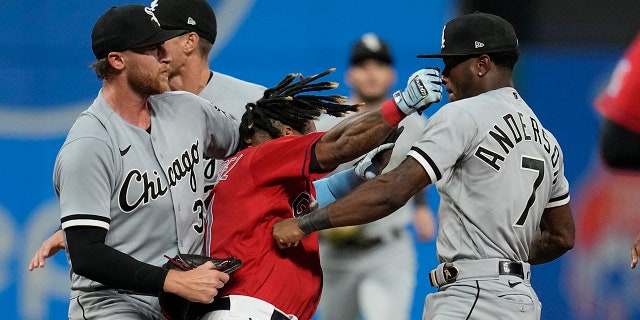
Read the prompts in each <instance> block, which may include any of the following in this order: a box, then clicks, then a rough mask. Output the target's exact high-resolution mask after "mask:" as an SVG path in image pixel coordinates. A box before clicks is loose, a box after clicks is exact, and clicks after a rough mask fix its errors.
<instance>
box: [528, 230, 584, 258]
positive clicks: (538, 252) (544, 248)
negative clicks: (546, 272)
mask: <svg viewBox="0 0 640 320" xmlns="http://www.w3.org/2000/svg"><path fill="white" fill-rule="evenodd" d="M572 247H573V246H572V245H568V244H567V243H566V241H564V239H563V238H562V237H559V236H554V235H550V234H547V233H544V232H543V233H542V235H541V236H540V237H539V238H538V239H537V240H536V241H534V242H533V244H532V246H531V252H530V253H529V261H528V262H529V263H530V264H542V263H547V262H550V261H553V260H555V259H557V258H559V257H560V256H562V255H563V254H564V253H566V252H567V251H569V250H570V249H571V248H572Z"/></svg>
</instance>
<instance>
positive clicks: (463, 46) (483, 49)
mask: <svg viewBox="0 0 640 320" xmlns="http://www.w3.org/2000/svg"><path fill="white" fill-rule="evenodd" d="M513 50H518V38H517V37H516V32H515V30H514V29H513V26H512V25H511V23H509V22H508V21H507V20H505V19H503V18H501V17H499V16H496V15H493V14H488V13H482V12H475V13H471V14H467V15H463V16H460V17H458V18H455V19H453V20H451V21H449V22H447V24H446V25H445V26H444V29H443V30H442V49H441V50H440V53H434V54H421V55H418V58H444V57H455V56H468V55H479V54H484V53H495V52H505V51H513Z"/></svg>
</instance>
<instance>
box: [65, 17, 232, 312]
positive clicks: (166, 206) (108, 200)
mask: <svg viewBox="0 0 640 320" xmlns="http://www.w3.org/2000/svg"><path fill="white" fill-rule="evenodd" d="M184 33H185V31H184V30H163V29H162V28H161V27H160V24H159V22H158V20H157V18H156V17H155V15H154V14H153V11H152V10H150V9H149V8H147V7H144V6H140V5H128V6H122V7H113V8H111V9H109V10H108V11H107V12H105V13H104V14H103V15H102V16H101V17H100V18H99V19H98V21H97V22H96V24H95V26H94V28H93V31H92V49H93V52H94V54H95V56H96V58H97V61H96V62H95V63H94V65H93V67H94V68H95V69H96V74H97V75H98V77H99V78H101V79H103V86H102V89H101V90H100V93H99V94H98V97H97V98H96V99H95V101H94V102H93V104H92V105H91V106H90V107H89V108H88V109H87V110H86V111H85V112H83V113H82V114H81V115H80V116H79V117H78V119H77V120H76V122H75V124H74V125H73V127H72V128H71V130H70V132H69V134H68V136H67V139H66V141H65V143H64V144H63V146H62V148H61V149H60V152H59V154H58V157H57V158H56V163H55V167H54V187H55V190H56V193H57V195H58V197H59V201H60V208H61V223H62V229H63V231H64V234H65V240H66V245H67V249H68V250H67V253H68V257H69V261H70V264H71V267H72V274H71V302H70V306H69V318H70V319H160V318H161V317H162V316H161V314H160V312H159V308H158V305H157V304H158V303H157V298H156V297H155V295H156V294H157V293H158V292H160V291H162V290H164V291H167V292H172V293H175V294H178V295H180V296H183V297H185V298H187V299H189V300H191V301H197V302H205V303H208V302H211V301H212V300H213V297H214V296H215V295H216V294H217V289H218V288H221V287H222V286H223V285H224V283H225V282H226V281H228V279H229V276H228V275H226V274H225V273H222V272H218V271H216V270H213V264H212V263H207V264H205V265H203V266H201V267H200V268H197V269H194V270H192V271H186V272H179V271H168V270H166V269H163V268H161V267H159V266H160V265H162V264H163V263H164V262H165V261H166V259H165V258H164V255H167V256H174V255H176V254H177V253H178V252H193V251H196V250H200V248H201V238H202V237H201V235H202V231H203V230H202V228H203V225H202V220H201V218H200V217H201V212H202V211H203V210H204V199H203V192H204V191H203V188H204V185H203V183H202V181H203V180H204V165H203V161H202V159H203V156H204V155H205V154H206V155H209V156H212V157H215V158H223V157H226V156H229V155H231V154H233V152H235V150H236V148H237V144H238V135H239V133H238V123H237V121H235V120H234V119H233V118H231V117H229V116H228V115H227V114H226V113H224V112H222V111H220V110H219V109H218V108H216V107H214V106H213V105H211V104H210V103H209V102H208V101H206V100H204V99H202V98H200V97H198V96H196V95H193V94H191V93H187V92H168V93H163V92H166V91H167V90H168V89H169V86H168V71H169V63H170V61H171V56H170V55H169V54H168V53H167V52H166V50H165V49H164V47H163V43H164V41H165V40H168V39H171V38H174V37H176V36H178V35H181V34H184Z"/></svg>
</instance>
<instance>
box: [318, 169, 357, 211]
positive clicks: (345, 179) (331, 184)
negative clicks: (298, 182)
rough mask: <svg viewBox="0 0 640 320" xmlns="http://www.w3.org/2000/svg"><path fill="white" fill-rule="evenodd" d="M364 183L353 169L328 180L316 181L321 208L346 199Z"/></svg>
mask: <svg viewBox="0 0 640 320" xmlns="http://www.w3.org/2000/svg"><path fill="white" fill-rule="evenodd" d="M364 181H365V180H362V179H360V177H358V176H357V175H356V174H355V172H353V169H346V170H343V171H340V172H338V173H336V174H334V175H332V176H330V177H328V178H324V179H320V180H316V181H314V182H313V185H314V186H315V188H316V200H317V201H318V205H319V208H322V207H324V206H326V205H328V204H330V203H331V202H334V201H336V199H338V198H341V197H344V196H345V195H347V193H349V192H351V190H353V189H355V188H356V187H357V186H359V185H360V184H361V183H362V182H364Z"/></svg>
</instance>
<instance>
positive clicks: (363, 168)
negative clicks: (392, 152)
mask: <svg viewBox="0 0 640 320" xmlns="http://www.w3.org/2000/svg"><path fill="white" fill-rule="evenodd" d="M395 145H396V144H395V143H393V142H390V143H385V144H381V145H379V146H378V147H377V148H375V149H373V150H371V151H369V153H367V154H366V155H364V157H363V158H362V159H360V160H359V161H358V162H357V163H356V164H355V166H354V167H353V172H355V174H356V175H357V176H358V177H360V179H362V180H369V179H373V178H375V177H376V176H377V175H379V174H380V173H382V169H384V168H378V167H379V166H378V165H377V164H376V163H374V159H373V158H374V157H375V156H376V155H378V153H380V152H382V151H384V150H388V149H392V148H393V147H394V146H395Z"/></svg>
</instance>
